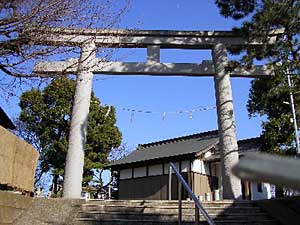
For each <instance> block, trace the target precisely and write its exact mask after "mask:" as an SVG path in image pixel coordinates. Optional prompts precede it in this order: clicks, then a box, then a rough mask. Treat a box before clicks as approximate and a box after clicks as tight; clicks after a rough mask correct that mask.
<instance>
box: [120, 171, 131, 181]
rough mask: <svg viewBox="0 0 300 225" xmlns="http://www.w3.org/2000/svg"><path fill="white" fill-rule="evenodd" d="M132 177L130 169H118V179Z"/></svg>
mask: <svg viewBox="0 0 300 225" xmlns="http://www.w3.org/2000/svg"><path fill="white" fill-rule="evenodd" d="M130 178H132V169H124V170H120V180H123V179H130Z"/></svg>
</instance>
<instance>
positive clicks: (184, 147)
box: [108, 130, 261, 167]
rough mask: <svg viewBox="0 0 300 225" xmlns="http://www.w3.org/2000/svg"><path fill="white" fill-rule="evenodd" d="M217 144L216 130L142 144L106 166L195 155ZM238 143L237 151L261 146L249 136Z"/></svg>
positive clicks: (216, 155)
mask: <svg viewBox="0 0 300 225" xmlns="http://www.w3.org/2000/svg"><path fill="white" fill-rule="evenodd" d="M218 144H219V135H218V130H213V131H208V132H203V133H198V134H192V135H188V136H182V137H177V138H172V139H167V140H162V141H157V142H152V143H148V144H142V145H139V146H138V149H137V150H135V151H133V152H132V153H131V154H129V155H128V156H126V157H124V158H122V159H120V160H117V161H114V162H112V163H110V164H109V165H108V167H117V166H124V165H126V164H132V163H138V162H145V161H150V160H157V159H163V158H169V157H177V156H183V155H190V154H195V155H196V154H197V153H199V152H205V151H206V150H209V149H211V148H212V147H215V146H217V145H218ZM238 145H239V152H244V151H252V150H253V151H257V150H258V149H259V148H260V146H261V142H260V139H259V138H251V139H245V140H240V141H238ZM214 157H216V158H219V154H215V155H212V158H214Z"/></svg>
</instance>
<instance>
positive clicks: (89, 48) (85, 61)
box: [63, 41, 96, 198]
mask: <svg viewBox="0 0 300 225" xmlns="http://www.w3.org/2000/svg"><path fill="white" fill-rule="evenodd" d="M95 59H96V46H95V43H94V42H92V41H89V42H87V43H84V44H83V45H82V46H81V54H80V58H79V64H78V74H77V78H76V87H75V95H74V101H73V108H72V119H71V126H70V134H69V146H68V152H67V159H66V166H65V177H64V183H63V188H64V191H63V197H64V198H78V197H79V196H81V186H82V174H83V165H84V145H85V142H86V133H87V124H88V115H89V108H90V100H91V92H92V81H93V76H94V75H93V72H92V67H93V66H94V63H95Z"/></svg>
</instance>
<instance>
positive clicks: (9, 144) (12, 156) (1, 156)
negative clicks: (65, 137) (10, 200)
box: [0, 126, 39, 192]
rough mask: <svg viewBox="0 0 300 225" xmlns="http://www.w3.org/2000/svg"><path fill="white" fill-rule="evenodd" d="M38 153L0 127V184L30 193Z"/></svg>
mask: <svg viewBox="0 0 300 225" xmlns="http://www.w3.org/2000/svg"><path fill="white" fill-rule="evenodd" d="M38 158H39V154H38V152H37V151H36V150H35V149H34V148H33V147H32V146H31V145H29V144H28V143H26V142H25V141H22V140H21V139H19V138H18V137H17V136H15V135H14V134H12V133H11V132H9V131H8V130H6V129H4V128H3V127H1V126H0V162H1V163H0V184H2V185H7V186H9V187H14V188H17V189H20V190H23V191H28V192H32V191H33V184H34V174H35V169H36V164H37V160H38Z"/></svg>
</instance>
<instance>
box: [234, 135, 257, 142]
mask: <svg viewBox="0 0 300 225" xmlns="http://www.w3.org/2000/svg"><path fill="white" fill-rule="evenodd" d="M255 139H256V140H257V139H262V136H258V137H251V138H246V139H241V140H237V142H247V141H251V140H255Z"/></svg>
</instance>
